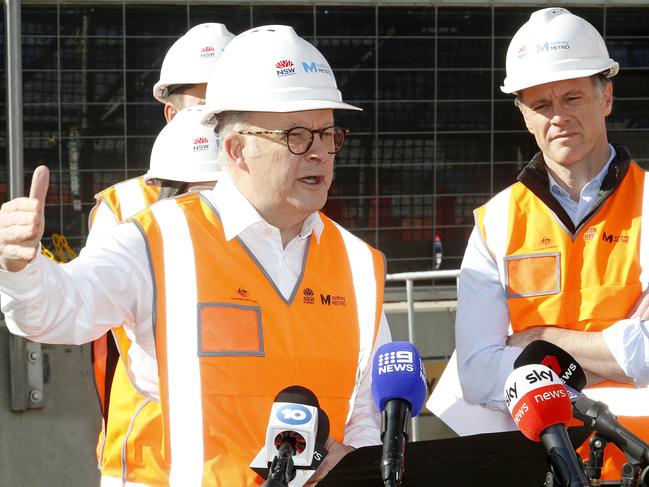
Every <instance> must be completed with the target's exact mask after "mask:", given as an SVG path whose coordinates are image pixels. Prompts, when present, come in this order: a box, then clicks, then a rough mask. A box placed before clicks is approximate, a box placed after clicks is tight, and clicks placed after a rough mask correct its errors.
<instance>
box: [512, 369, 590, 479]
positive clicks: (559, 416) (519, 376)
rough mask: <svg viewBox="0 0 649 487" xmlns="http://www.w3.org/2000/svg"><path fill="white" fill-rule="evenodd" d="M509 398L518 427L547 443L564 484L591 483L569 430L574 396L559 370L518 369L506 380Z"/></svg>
mask: <svg viewBox="0 0 649 487" xmlns="http://www.w3.org/2000/svg"><path fill="white" fill-rule="evenodd" d="M505 402H506V403H507V408H508V409H509V412H510V414H511V415H512V418H513V419H514V422H515V423H516V426H518V429H520V430H521V432H522V433H523V434H524V435H525V436H526V437H528V438H529V439H530V440H532V441H541V442H542V443H543V446H544V448H545V451H546V452H547V454H548V458H549V460H550V463H551V465H552V468H553V470H554V472H555V475H558V477H559V478H560V480H561V482H562V483H561V485H563V486H566V487H587V486H588V485H589V484H588V480H587V479H586V474H585V472H584V467H583V465H582V463H581V460H580V459H579V458H578V457H577V454H576V453H575V450H574V449H573V447H572V444H571V443H570V438H569V437H568V431H567V430H566V425H568V423H570V419H571V418H572V406H571V404H570V397H569V395H568V391H567V390H566V387H565V386H564V385H563V383H562V382H561V379H559V377H558V376H557V374H556V373H554V371H553V370H552V369H550V368H549V367H546V366H544V365H524V366H522V367H519V368H517V369H514V371H513V372H512V373H511V374H510V375H509V377H508V378H507V381H506V382H505Z"/></svg>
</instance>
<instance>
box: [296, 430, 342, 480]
mask: <svg viewBox="0 0 649 487" xmlns="http://www.w3.org/2000/svg"><path fill="white" fill-rule="evenodd" d="M324 447H325V448H326V449H327V451H328V453H327V456H326V457H325V458H324V460H323V461H322V463H321V464H320V466H319V467H318V469H317V470H316V471H315V473H314V474H313V476H312V477H311V478H310V479H309V480H308V482H307V483H306V484H304V487H312V486H314V485H316V484H317V483H318V482H320V481H321V480H322V479H323V478H325V477H326V475H327V474H328V473H329V471H330V470H331V469H332V468H334V467H335V466H336V465H337V464H338V462H339V461H340V460H342V458H343V457H344V456H345V455H347V454H348V453H350V452H352V451H354V448H352V447H351V446H347V445H343V444H342V443H339V442H337V441H336V440H335V439H333V438H332V437H331V436H330V437H329V438H328V439H327V442H326V443H325V445H324Z"/></svg>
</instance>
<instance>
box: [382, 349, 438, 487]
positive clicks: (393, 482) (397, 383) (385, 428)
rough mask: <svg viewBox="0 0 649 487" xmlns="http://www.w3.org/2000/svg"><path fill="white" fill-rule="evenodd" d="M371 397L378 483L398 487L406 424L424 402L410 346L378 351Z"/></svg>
mask: <svg viewBox="0 0 649 487" xmlns="http://www.w3.org/2000/svg"><path fill="white" fill-rule="evenodd" d="M372 395H373V397H374V402H375V403H376V407H377V408H378V409H379V411H381V419H382V427H381V439H382V440H383V456H382V459H381V479H382V480H383V483H384V485H385V486H386V487H392V486H398V485H401V481H402V478H403V469H404V463H405V458H404V457H405V447H406V442H407V441H408V421H409V419H410V417H411V415H412V416H417V415H418V414H419V411H421V408H422V406H423V404H424V399H425V398H426V371H425V370H424V367H423V364H422V362H421V357H420V356H419V353H418V352H417V349H416V348H415V346H414V345H413V344H412V343H410V342H392V343H386V344H385V345H382V346H381V347H379V349H378V350H377V351H376V355H375V356H374V362H373V365H372Z"/></svg>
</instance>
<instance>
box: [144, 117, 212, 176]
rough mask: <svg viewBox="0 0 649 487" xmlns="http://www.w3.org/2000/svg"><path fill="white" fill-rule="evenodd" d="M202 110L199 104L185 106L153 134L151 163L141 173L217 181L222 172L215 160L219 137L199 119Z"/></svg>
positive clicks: (201, 118)
mask: <svg viewBox="0 0 649 487" xmlns="http://www.w3.org/2000/svg"><path fill="white" fill-rule="evenodd" d="M204 116H205V111H204V109H203V107H201V106H193V107H189V108H185V109H184V110H181V111H180V112H178V113H177V114H176V116H175V117H174V118H172V119H171V121H170V122H169V123H168V124H167V125H165V126H164V128H163V129H162V130H161V131H160V133H159V134H158V137H156V139H155V142H154V143H153V149H152V150H151V165H150V168H149V171H148V172H147V173H146V174H145V175H144V180H145V181H147V182H148V181H150V180H151V179H161V180H171V181H184V182H187V183H196V182H199V181H216V180H218V179H219V176H220V174H221V166H220V164H219V163H218V162H217V155H218V151H219V143H218V138H217V136H216V135H215V134H214V131H213V130H211V129H210V127H206V126H205V125H203V124H202V123H201V121H202V120H203V117H204Z"/></svg>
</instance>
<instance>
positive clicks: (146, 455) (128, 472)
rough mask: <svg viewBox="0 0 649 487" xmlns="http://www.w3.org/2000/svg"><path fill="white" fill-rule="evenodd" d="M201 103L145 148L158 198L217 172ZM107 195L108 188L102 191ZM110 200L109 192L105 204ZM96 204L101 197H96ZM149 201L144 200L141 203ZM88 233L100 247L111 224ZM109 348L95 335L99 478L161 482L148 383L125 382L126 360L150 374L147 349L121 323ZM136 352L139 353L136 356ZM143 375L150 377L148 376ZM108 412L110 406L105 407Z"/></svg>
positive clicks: (133, 205) (132, 206)
mask: <svg viewBox="0 0 649 487" xmlns="http://www.w3.org/2000/svg"><path fill="white" fill-rule="evenodd" d="M205 113H206V112H205V111H204V109H203V107H200V106H196V107H190V108H186V109H184V110H182V111H180V112H178V114H176V116H175V117H174V118H173V120H171V121H170V122H169V123H168V124H167V125H166V126H165V127H164V128H163V129H162V131H160V133H159V134H158V136H157V137H156V140H155V142H154V144H153V149H152V151H151V163H150V169H149V171H148V172H147V173H146V174H145V175H144V176H143V179H144V181H145V183H146V184H147V185H150V186H151V187H158V188H160V191H159V198H158V199H160V200H161V199H164V198H167V197H171V196H175V195H176V194H182V193H186V192H188V191H197V190H200V189H210V188H212V187H213V186H214V183H215V182H216V181H217V180H218V178H219V175H220V174H221V171H220V165H219V163H218V161H217V156H218V140H217V138H216V135H215V134H214V132H213V131H212V130H210V129H209V128H208V127H206V126H205V125H203V124H202V123H201V121H202V119H203V118H204V116H205ZM105 195H106V197H109V196H110V195H111V193H110V191H107V192H105ZM114 201H115V200H111V207H112V206H113V205H114ZM98 204H100V203H98ZM139 206H141V208H139V209H140V210H141V209H144V201H143V200H142V199H141V198H140V199H137V200H135V201H131V200H129V199H123V200H122V208H121V210H122V212H123V213H124V214H129V215H130V214H133V213H135V210H136V209H138V207H139ZM147 206H148V205H147ZM93 229H94V227H91V235H92V236H93V238H91V239H89V242H88V244H87V245H89V246H91V247H92V246H98V247H101V245H102V243H103V242H104V241H105V240H104V239H106V238H108V237H109V235H110V232H109V231H108V230H111V229H102V230H103V233H102V234H101V236H100V235H99V232H97V233H93V231H92V230H93ZM111 336H112V340H114V343H115V345H114V348H113V346H111V343H110V342H109V341H108V336H106V335H105V336H104V337H102V339H99V340H94V341H93V349H92V352H93V367H94V378H95V385H96V387H97V393H98V397H99V403H100V407H101V411H102V416H103V423H102V431H101V434H100V436H99V442H98V445H97V457H98V466H99V469H100V470H101V474H102V486H111V485H122V482H123V481H125V482H126V483H125V484H124V485H127V486H130V485H133V486H134V485H163V484H165V483H168V475H169V474H168V471H167V468H166V467H165V459H164V456H165V452H164V449H163V448H162V444H163V431H162V429H163V428H162V416H161V410H160V406H159V404H158V401H157V400H156V399H155V398H154V397H152V396H151V395H150V394H147V393H146V389H147V388H146V386H143V385H142V384H138V383H137V381H136V379H135V377H133V380H134V381H135V383H132V382H131V380H132V379H131V378H130V377H129V373H128V370H127V367H126V365H125V363H126V364H130V363H133V361H136V362H138V361H139V362H141V363H142V367H146V368H148V369H149V370H148V375H149V376H150V377H155V374H156V370H157V369H156V365H155V361H154V360H152V358H151V357H148V356H147V354H146V352H145V351H143V350H142V349H141V347H139V346H138V345H135V346H133V347H132V346H131V345H132V341H131V338H130V337H129V334H128V331H127V330H126V328H125V327H124V326H117V327H114V328H113V329H112V330H111ZM112 340H111V341H112ZM135 356H138V357H139V359H138V358H135ZM150 377H149V380H151V379H150ZM109 413H110V414H109Z"/></svg>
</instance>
